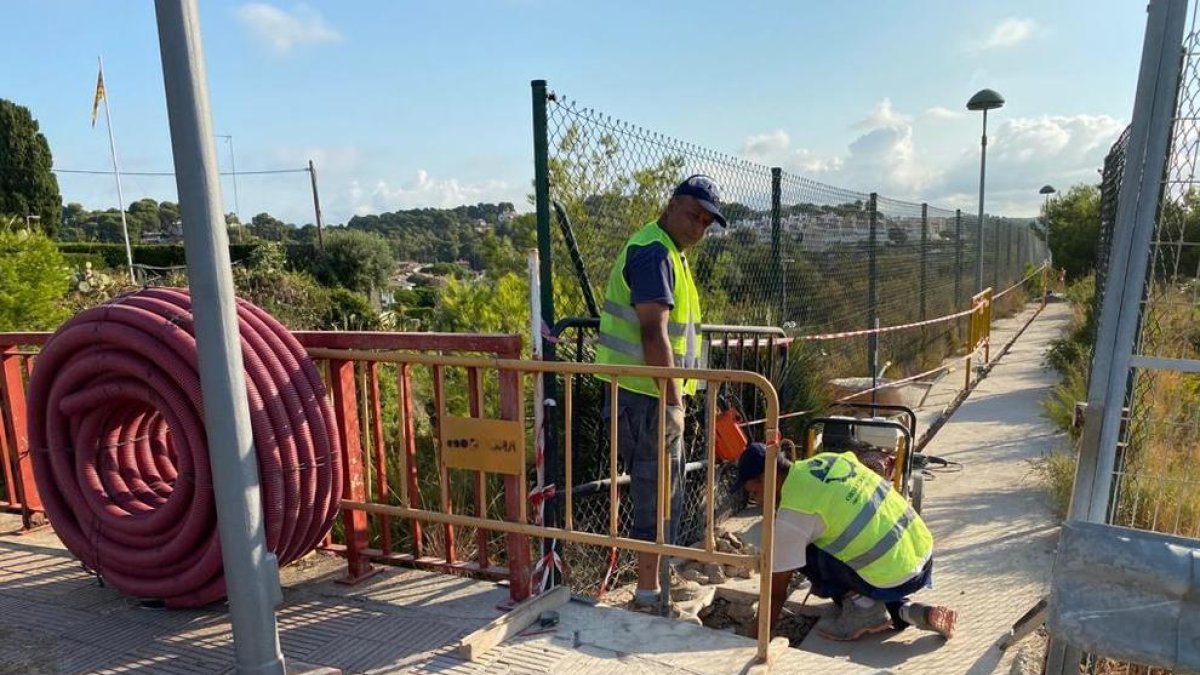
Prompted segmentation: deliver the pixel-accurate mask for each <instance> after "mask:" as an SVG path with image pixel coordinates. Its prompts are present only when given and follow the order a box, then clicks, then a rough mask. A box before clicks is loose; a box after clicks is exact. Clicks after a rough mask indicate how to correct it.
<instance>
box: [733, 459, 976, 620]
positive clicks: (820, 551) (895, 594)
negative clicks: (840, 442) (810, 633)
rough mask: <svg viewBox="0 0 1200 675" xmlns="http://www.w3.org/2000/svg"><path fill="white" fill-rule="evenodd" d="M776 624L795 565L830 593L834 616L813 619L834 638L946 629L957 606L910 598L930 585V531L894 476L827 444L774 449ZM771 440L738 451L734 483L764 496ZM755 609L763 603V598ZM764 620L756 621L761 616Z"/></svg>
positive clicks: (818, 589) (815, 588)
mask: <svg viewBox="0 0 1200 675" xmlns="http://www.w3.org/2000/svg"><path fill="white" fill-rule="evenodd" d="M777 461H778V474H777V475H778V476H779V480H778V481H776V485H777V486H778V487H777V489H776V493H775V494H774V495H771V496H770V497H773V498H774V499H775V504H776V510H775V541H774V545H773V547H772V550H773V554H774V562H773V565H772V567H773V569H774V574H773V575H772V578H771V606H770V608H769V610H768V611H770V612H771V625H772V626H774V625H775V622H776V621H778V620H779V613H780V610H781V609H782V608H783V603H784V601H786V600H787V596H788V586H789V582H790V581H791V579H792V574H793V573H794V572H795V571H797V570H798V571H799V572H800V573H801V574H803V575H804V576H805V577H807V578H808V580H809V583H810V584H811V585H812V594H813V595H815V596H817V597H820V598H829V599H832V600H833V602H834V604H835V608H834V615H833V616H832V617H826V618H824V619H823V620H822V621H821V622H820V623H819V624H818V625H817V632H818V633H819V634H820V635H822V636H824V637H826V638H828V639H831V640H857V639H858V638H861V637H863V636H864V635H870V634H872V633H879V632H882V631H886V630H889V629H893V628H894V629H896V630H903V629H904V628H907V627H908V626H910V625H911V626H916V627H917V628H920V629H922V630H928V631H934V632H937V633H939V634H940V635H942V636H943V637H946V638H949V637H950V636H951V635H953V634H954V622H955V620H956V619H957V614H956V613H955V611H954V610H952V609H950V608H948V607H938V606H931V605H922V604H918V603H915V602H909V600H908V597H909V596H910V595H912V594H913V593H916V592H917V591H919V590H921V589H922V588H926V587H929V586H932V579H933V576H932V575H933V536H932V535H931V534H930V533H929V529H928V528H927V527H925V523H924V521H922V520H921V517H920V516H919V515H917V513H916V512H915V511H913V510H912V508H911V507H910V506H909V505H908V502H907V501H906V500H905V499H904V498H903V497H901V496H900V494H899V493H898V492H896V491H895V490H893V489H892V485H891V482H890V481H888V480H887V479H885V478H882V477H880V476H879V474H877V473H875V472H874V471H872V470H871V469H869V468H868V467H867V466H866V465H864V464H863V463H862V462H860V461H859V460H858V458H857V457H855V456H854V454H853V453H849V452H847V453H842V454H834V453H822V454H819V455H815V456H813V457H811V458H809V459H806V460H804V461H798V462H789V461H788V460H787V459H786V458H784V457H783V456H782V455H780V456H779V458H778V460H777ZM765 462H766V448H765V447H764V446H763V445H762V444H761V443H753V444H751V445H750V446H749V447H748V448H746V451H745V452H743V453H742V456H741V458H740V459H739V461H738V484H739V485H741V486H743V487H745V489H746V492H747V494H749V495H750V496H751V497H753V498H754V499H755V500H756V501H757V502H758V503H760V504H761V503H764V502H763V500H764V499H767V498H768V496H767V495H764V494H763V481H762V475H763V470H764V464H765ZM758 611H760V612H761V611H763V608H762V607H760V608H759V610H758ZM757 625H758V623H757V622H755V626H757Z"/></svg>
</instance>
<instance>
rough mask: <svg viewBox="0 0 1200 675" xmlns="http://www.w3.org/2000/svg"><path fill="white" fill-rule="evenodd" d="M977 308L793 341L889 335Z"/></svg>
mask: <svg viewBox="0 0 1200 675" xmlns="http://www.w3.org/2000/svg"><path fill="white" fill-rule="evenodd" d="M977 308H978V306H976V307H972V308H971V309H964V310H963V311H961V312H956V313H954V314H947V315H946V316H939V317H937V318H934V319H928V320H926V321H916V322H914V323H905V324H900V325H899V326H883V327H880V328H864V329H862V330H850V331H842V332H840V333H821V334H819V335H797V336H796V338H795V339H797V340H840V339H842V338H850V337H859V336H860V335H871V334H873V333H891V332H893V331H898V330H907V329H909V328H920V327H921V326H931V325H933V324H935V323H942V322H943V321H953V320H954V319H957V318H959V317H964V316H967V315H968V314H970V313H971V312H974V311H975V310H976V309H977Z"/></svg>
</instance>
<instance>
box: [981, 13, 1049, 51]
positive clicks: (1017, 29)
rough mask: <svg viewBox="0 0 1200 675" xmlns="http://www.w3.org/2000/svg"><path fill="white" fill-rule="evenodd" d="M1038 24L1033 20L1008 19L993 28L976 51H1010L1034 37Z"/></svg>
mask: <svg viewBox="0 0 1200 675" xmlns="http://www.w3.org/2000/svg"><path fill="white" fill-rule="evenodd" d="M1037 27H1038V26H1037V22H1036V21H1034V20H1033V19H1016V18H1011V17H1010V18H1008V19H1005V20H1003V21H1001V22H1000V23H998V24H996V25H995V26H994V27H992V30H991V32H990V33H988V34H987V37H985V38H983V41H982V42H981V43H979V44H977V45H976V46H975V49H976V50H987V49H1008V48H1010V47H1016V46H1017V45H1019V44H1021V43H1022V42H1025V41H1026V40H1028V39H1029V38H1031V37H1033V36H1034V34H1035V33H1036V32H1037Z"/></svg>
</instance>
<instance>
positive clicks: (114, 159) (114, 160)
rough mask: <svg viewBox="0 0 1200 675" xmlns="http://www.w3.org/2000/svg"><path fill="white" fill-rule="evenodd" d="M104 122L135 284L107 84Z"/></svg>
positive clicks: (126, 258) (128, 261)
mask: <svg viewBox="0 0 1200 675" xmlns="http://www.w3.org/2000/svg"><path fill="white" fill-rule="evenodd" d="M96 60H97V61H98V62H99V63H100V79H101V80H103V79H104V59H103V58H101V57H99V56H97V57H96ZM103 98H104V121H105V122H106V123H107V124H108V147H109V149H110V150H112V165H113V177H114V178H115V179H116V181H117V201H118V202H119V203H118V206H119V207H120V211H121V234H122V235H124V236H125V261H126V262H127V263H128V264H129V281H130V282H131V283H137V277H136V276H134V274H133V248H131V247H130V246H129V223H128V222H126V219H125V194H124V193H123V192H122V191H121V170H120V169H119V168H118V167H117V140H116V138H114V137H113V126H112V113H111V112H110V111H109V109H108V84H105V85H104V96H103Z"/></svg>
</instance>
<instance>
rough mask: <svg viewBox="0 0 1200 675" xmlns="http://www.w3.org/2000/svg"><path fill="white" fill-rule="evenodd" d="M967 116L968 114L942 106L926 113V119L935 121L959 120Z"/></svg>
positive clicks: (930, 109)
mask: <svg viewBox="0 0 1200 675" xmlns="http://www.w3.org/2000/svg"><path fill="white" fill-rule="evenodd" d="M964 116H966V113H964V112H959V111H957V110H951V109H949V108H943V107H941V106H934V107H932V108H929V109H928V110H926V111H925V117H928V118H929V119H934V120H957V119H961V118H963V117H964Z"/></svg>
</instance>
